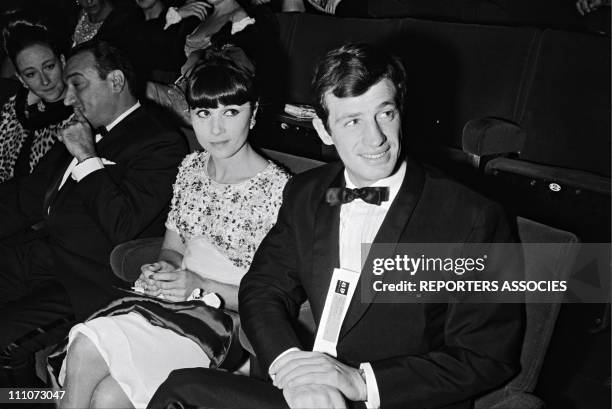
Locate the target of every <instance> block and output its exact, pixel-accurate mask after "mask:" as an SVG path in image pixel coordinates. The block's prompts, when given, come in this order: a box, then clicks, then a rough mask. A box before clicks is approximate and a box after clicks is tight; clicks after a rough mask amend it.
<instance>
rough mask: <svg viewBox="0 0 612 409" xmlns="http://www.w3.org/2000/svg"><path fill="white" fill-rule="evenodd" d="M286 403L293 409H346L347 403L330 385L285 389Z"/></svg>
mask: <svg viewBox="0 0 612 409" xmlns="http://www.w3.org/2000/svg"><path fill="white" fill-rule="evenodd" d="M283 396H284V397H285V401H286V402H287V404H288V405H289V407H290V408H291V409H303V408H320V409H345V408H346V402H345V401H344V397H343V396H342V394H341V393H340V391H338V389H335V388H332V387H331V386H328V385H302V386H296V387H295V388H285V389H283Z"/></svg>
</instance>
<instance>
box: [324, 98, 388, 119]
mask: <svg viewBox="0 0 612 409" xmlns="http://www.w3.org/2000/svg"><path fill="white" fill-rule="evenodd" d="M388 106H395V101H392V100H390V101H383V102H381V103H380V104H378V106H376V110H379V109H382V108H385V107H388ZM362 114H363V112H360V111H357V112H349V113H347V114H344V115H342V116H340V117H338V118H336V120H335V121H334V123H338V122H341V121H343V120H345V119H350V118H357V117H359V116H361V115H362Z"/></svg>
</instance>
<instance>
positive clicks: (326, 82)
mask: <svg viewBox="0 0 612 409" xmlns="http://www.w3.org/2000/svg"><path fill="white" fill-rule="evenodd" d="M384 78H388V79H389V80H390V81H391V82H392V83H393V84H394V85H395V89H396V91H397V92H396V95H395V103H396V104H397V107H398V109H399V110H400V112H401V111H402V104H403V100H404V94H405V87H406V85H405V84H406V70H405V69H404V66H403V64H402V62H401V61H400V60H399V58H397V57H396V56H394V55H392V54H389V53H387V52H386V51H383V50H381V49H380V48H378V47H374V46H372V45H370V44H346V45H343V46H342V47H340V48H336V49H333V50H331V51H329V52H328V53H327V54H326V55H325V56H324V57H323V58H322V59H321V60H320V61H319V63H318V64H317V66H316V67H315V72H314V76H313V79H312V87H313V89H314V92H315V97H316V98H317V104H316V105H315V111H316V113H317V115H318V116H319V118H320V119H321V120H322V121H323V123H324V124H325V126H326V127H327V118H328V116H329V109H328V108H327V106H326V105H325V94H326V93H327V92H328V91H329V92H331V93H332V94H333V95H334V96H335V97H337V98H347V97H356V96H359V95H362V94H364V93H365V92H367V91H368V89H370V87H371V86H372V85H374V84H376V83H378V82H379V81H381V80H382V79H384Z"/></svg>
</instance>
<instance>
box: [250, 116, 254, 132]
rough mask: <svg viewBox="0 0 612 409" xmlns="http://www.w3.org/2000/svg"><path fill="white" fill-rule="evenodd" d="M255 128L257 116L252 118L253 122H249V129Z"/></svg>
mask: <svg viewBox="0 0 612 409" xmlns="http://www.w3.org/2000/svg"><path fill="white" fill-rule="evenodd" d="M253 128H255V117H252V118H251V123H250V124H249V129H253Z"/></svg>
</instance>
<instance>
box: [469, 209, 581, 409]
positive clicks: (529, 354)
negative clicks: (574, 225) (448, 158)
mask: <svg viewBox="0 0 612 409" xmlns="http://www.w3.org/2000/svg"><path fill="white" fill-rule="evenodd" d="M517 224H518V232H519V236H520V239H521V242H522V243H526V244H530V245H529V246H524V247H523V248H524V251H523V256H524V261H525V279H526V280H531V279H538V278H539V277H542V276H543V273H542V271H547V273H546V274H544V275H545V276H546V277H549V278H550V280H567V279H568V278H569V275H570V273H571V271H572V267H573V264H574V261H575V259H576V256H577V254H578V246H577V245H576V244H577V243H578V242H579V240H578V238H577V237H576V236H575V235H574V234H573V233H570V232H567V231H563V230H559V229H555V228H553V227H550V226H547V225H544V224H541V223H537V222H534V221H532V220H529V219H524V218H522V217H519V218H517ZM551 243H555V244H557V245H555V246H551V245H549V244H551ZM537 244H543V245H542V246H538V245H537ZM558 294H559V295H558V296H557V299H556V300H555V301H556V302H555V303H550V304H542V303H535V302H530V301H534V297H537V294H535V295H534V294H532V293H527V295H526V301H527V305H526V314H527V317H526V328H525V338H524V340H523V347H522V351H521V372H520V373H519V374H518V375H517V376H516V377H515V378H514V379H512V380H511V381H510V382H509V383H508V384H506V385H505V386H504V387H503V388H501V389H498V390H495V391H493V392H491V393H489V394H488V395H485V396H483V397H481V398H480V399H478V400H477V402H476V406H475V407H476V409H484V408H491V407H494V406H495V405H496V404H498V403H499V402H500V401H501V400H503V399H506V398H508V397H509V396H510V395H512V394H514V393H525V392H526V393H529V392H532V391H533V390H534V388H535V386H536V383H537V380H538V376H539V374H540V370H541V369H542V364H543V362H544V357H545V355H546V351H547V349H548V344H549V342H550V338H551V336H552V333H553V330H554V328H555V322H556V320H557V315H558V314H559V309H560V307H561V301H562V298H563V293H562V292H559V293H558Z"/></svg>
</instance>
